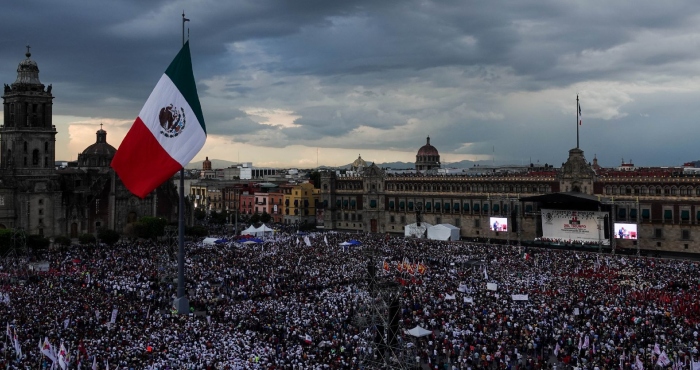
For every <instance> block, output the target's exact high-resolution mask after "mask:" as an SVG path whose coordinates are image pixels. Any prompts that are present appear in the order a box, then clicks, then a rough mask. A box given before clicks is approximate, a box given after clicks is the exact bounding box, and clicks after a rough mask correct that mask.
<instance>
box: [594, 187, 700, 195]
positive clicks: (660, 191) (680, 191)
mask: <svg viewBox="0 0 700 370" xmlns="http://www.w3.org/2000/svg"><path fill="white" fill-rule="evenodd" d="M604 193H605V195H654V196H700V187H693V186H691V185H688V186H675V185H671V186H668V185H667V186H661V185H656V186H654V185H651V186H646V185H641V186H630V185H622V186H611V185H608V186H606V187H605V188H604Z"/></svg>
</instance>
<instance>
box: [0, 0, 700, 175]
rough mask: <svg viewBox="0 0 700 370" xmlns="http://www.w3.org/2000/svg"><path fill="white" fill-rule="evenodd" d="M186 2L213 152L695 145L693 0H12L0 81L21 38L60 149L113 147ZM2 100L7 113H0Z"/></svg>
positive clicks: (230, 156) (1, 47)
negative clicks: (103, 136) (579, 117)
mask: <svg viewBox="0 0 700 370" xmlns="http://www.w3.org/2000/svg"><path fill="white" fill-rule="evenodd" d="M183 9H184V11H185V13H186V15H187V17H188V18H189V19H191V22H189V23H188V24H187V28H189V35H190V44H191V49H192V55H193V56H192V58H193V66H194V74H195V78H196V79H197V81H198V90H199V95H200V100H201V102H202V109H203V112H204V118H205V121H206V125H207V130H208V134H209V136H208V139H207V143H206V144H205V146H204V148H203V149H202V151H201V152H200V153H199V154H198V155H197V156H196V157H195V160H202V159H204V157H205V156H208V157H209V158H216V159H226V160H231V161H245V162H253V163H254V165H256V166H261V167H263V166H269V167H315V166H316V164H317V163H318V164H320V165H343V164H347V163H349V162H351V161H352V160H354V159H355V158H357V156H358V154H361V155H362V157H363V158H364V159H366V160H367V161H375V162H378V163H382V162H390V161H404V162H413V161H415V154H416V151H417V150H418V148H419V147H420V146H422V145H423V144H424V143H425V139H426V137H427V136H430V137H431V143H432V144H433V145H435V146H436V147H437V148H438V150H439V151H440V154H441V157H442V161H443V162H444V163H445V162H446V163H449V162H456V161H460V160H464V159H468V160H489V161H491V160H494V161H495V162H496V163H497V164H520V163H528V162H529V160H530V159H532V161H533V162H536V161H539V162H541V163H545V162H548V163H555V164H557V165H558V164H561V162H563V161H564V160H565V159H566V156H567V151H568V150H569V149H571V148H573V147H575V146H576V96H577V94H578V95H579V96H580V101H581V110H582V113H583V125H582V126H581V127H580V143H581V148H582V149H583V150H584V151H585V155H586V157H587V158H588V159H589V160H592V159H593V156H594V155H597V157H598V159H599V162H600V163H601V164H602V165H605V166H614V165H618V164H619V163H620V161H621V160H622V159H624V160H625V161H629V160H630V159H631V160H633V162H634V163H635V164H636V165H641V166H643V165H646V166H657V165H679V164H682V163H683V162H684V161H688V160H695V159H699V158H700V154H699V153H698V150H697V147H698V145H697V144H696V141H697V139H698V137H700V136H699V135H698V134H697V131H698V130H697V123H696V121H697V120H698V118H697V117H700V112H698V111H699V110H700V104H698V102H699V101H700V78H698V76H700V2H694V1H674V0H670V1H666V2H659V1H646V0H641V1H640V0H634V1H632V0H629V1H627V0H620V1H614V2H611V1H607V0H606V1H601V0H591V1H584V2H582V1H569V0H541V1H532V2H531V1H522V0H510V1H465V0H441V1H421V0H382V1H376V0H373V1H366V0H344V1H328V0H294V1H282V0H278V1H272V0H235V1H221V0H218V1H156V0H152V1H141V0H122V1H84V0H81V1H77V0H62V1H46V2H37V1H32V0H29V1H21V2H20V1H17V2H15V1H12V2H7V3H5V4H3V11H2V12H0V34H2V35H3V37H1V38H0V80H1V81H2V82H3V83H8V84H10V83H12V82H14V80H15V78H16V68H17V65H18V63H19V62H20V61H21V60H22V59H24V53H25V50H26V49H25V45H27V44H30V45H31V47H32V48H31V52H32V59H34V60H35V61H36V62H37V63H38V65H39V69H40V71H41V72H40V78H41V81H42V83H44V84H46V85H48V84H52V85H53V94H54V96H55V99H54V109H53V111H54V124H56V126H57V129H58V131H59V134H58V136H57V140H58V145H57V153H56V157H57V159H63V160H71V159H75V158H76V157H77V154H78V153H79V152H80V151H82V149H84V148H85V147H86V146H87V145H89V144H91V143H93V142H94V141H95V131H97V130H98V129H99V124H100V123H102V124H104V125H105V129H106V130H107V132H108V137H107V139H108V141H109V142H110V143H111V144H112V145H114V146H115V147H118V146H119V144H120V142H121V140H122V138H123V136H124V135H125V134H126V132H127V131H128V129H129V127H130V126H131V124H132V123H133V120H134V118H135V117H136V115H137V114H138V112H139V111H140V109H141V106H142V105H143V103H144V102H145V101H146V98H147V97H148V95H149V94H150V92H151V90H152V89H153V87H154V86H155V84H156V82H157V81H158V79H159V78H160V76H161V74H162V73H163V72H164V71H165V68H166V67H167V65H168V64H169V63H170V61H171V60H172V58H173V57H174V56H175V54H176V53H177V51H178V49H179V47H180V45H181V32H182V31H181V30H182V28H181V14H182V12H183ZM1 117H2V116H0V119H1Z"/></svg>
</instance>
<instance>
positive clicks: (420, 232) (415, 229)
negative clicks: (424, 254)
mask: <svg viewBox="0 0 700 370" xmlns="http://www.w3.org/2000/svg"><path fill="white" fill-rule="evenodd" d="M431 226H433V225H431V224H429V223H427V222H421V223H420V226H418V224H417V223H415V222H414V223H412V224H408V225H406V226H404V228H403V235H404V236H410V237H413V238H422V237H424V236H425V232H426V231H428V228H429V227H431Z"/></svg>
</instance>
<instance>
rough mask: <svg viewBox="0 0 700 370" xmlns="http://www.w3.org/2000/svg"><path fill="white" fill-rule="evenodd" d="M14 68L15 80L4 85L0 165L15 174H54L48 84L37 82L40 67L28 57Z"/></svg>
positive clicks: (53, 130)
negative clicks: (15, 69) (15, 71)
mask: <svg viewBox="0 0 700 370" xmlns="http://www.w3.org/2000/svg"><path fill="white" fill-rule="evenodd" d="M31 55H32V54H31V53H30V52H29V46H27V53H26V54H25V56H26V59H24V60H23V61H21V62H20V63H19V66H18V67H17V80H15V82H14V83H13V84H12V85H7V84H5V87H4V93H3V96H2V99H3V108H4V109H3V110H4V114H5V117H4V123H5V124H4V125H3V126H0V150H1V152H0V168H1V169H3V170H6V171H7V170H11V171H12V172H13V174H14V175H15V176H44V175H50V174H53V173H54V169H55V163H54V162H55V160H56V158H55V153H56V145H55V144H56V127H55V126H54V125H53V122H52V106H53V95H52V94H51V85H49V86H48V87H45V86H44V85H43V84H42V83H41V81H39V67H38V66H37V64H36V62H35V61H33V60H32V59H31Z"/></svg>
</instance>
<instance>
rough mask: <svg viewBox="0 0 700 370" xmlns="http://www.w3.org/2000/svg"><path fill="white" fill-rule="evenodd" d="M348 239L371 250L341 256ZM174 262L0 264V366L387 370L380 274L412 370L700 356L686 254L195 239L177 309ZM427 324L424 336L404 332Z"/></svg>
mask: <svg viewBox="0 0 700 370" xmlns="http://www.w3.org/2000/svg"><path fill="white" fill-rule="evenodd" d="M351 239H353V240H356V241H358V242H359V243H354V245H349V246H340V244H341V243H342V242H347V241H349V240H351ZM168 251H169V249H168V248H166V247H164V245H162V244H160V243H158V242H146V241H141V242H128V243H127V242H124V243H118V244H116V245H115V246H112V247H109V246H105V245H102V246H95V245H82V246H80V245H77V246H72V247H70V248H51V249H49V250H48V251H44V252H42V253H41V254H40V255H38V256H35V257H34V258H35V259H37V260H43V261H48V271H27V270H26V268H25V266H24V264H23V263H21V260H18V259H14V258H8V259H5V260H3V261H2V262H0V264H1V267H2V270H0V284H1V285H0V298H1V299H0V318H2V319H4V321H6V322H0V324H1V325H3V326H5V325H6V326H7V329H8V332H9V333H7V334H6V339H5V341H4V342H3V344H2V351H3V352H2V357H1V358H0V366H2V367H3V368H10V369H39V368H46V369H48V368H50V367H51V366H52V363H53V360H51V359H50V358H49V357H50V356H47V355H45V354H42V351H41V349H42V348H46V347H42V346H43V345H44V344H45V342H44V341H45V339H47V341H46V343H49V344H50V345H51V346H52V347H53V348H56V349H58V348H65V349H66V353H67V356H66V358H65V361H63V362H64V363H66V364H67V365H66V367H67V368H71V369H74V368H79V367H82V368H84V369H89V368H99V369H105V368H109V369H373V368H382V366H381V365H377V364H378V363H380V362H381V359H382V358H383V356H384V355H386V353H385V352H381V353H380V352H379V351H378V350H377V348H378V346H377V344H376V343H375V341H376V340H377V338H378V336H377V335H376V331H377V329H378V327H377V326H371V325H367V324H366V323H367V322H368V321H367V320H364V319H363V315H369V312H370V311H371V309H369V308H368V307H370V305H372V304H376V300H374V299H373V297H374V296H373V293H372V292H371V291H368V289H369V288H368V286H369V284H368V280H370V279H368V278H367V276H368V268H367V267H368V264H369V265H370V266H374V267H375V268H370V270H372V271H375V270H376V271H375V273H376V279H373V281H375V282H386V281H391V282H394V283H396V284H394V285H392V286H394V288H393V289H395V290H396V291H397V292H398V294H399V296H400V300H399V304H400V306H399V308H400V322H399V324H400V330H399V338H398V341H397V344H392V345H393V346H394V349H395V351H394V352H396V353H400V354H406V357H400V358H397V359H398V360H400V361H407V364H408V365H406V366H407V367H406V368H423V369H440V370H443V369H447V370H451V369H486V368H489V369H522V368H524V369H527V370H537V369H550V368H562V367H565V368H573V367H578V368H581V369H591V370H597V369H610V368H614V367H617V368H620V369H622V370H627V369H636V370H642V369H647V368H655V367H673V368H674V370H679V369H680V368H685V369H691V366H692V364H693V363H694V362H696V361H698V360H697V357H696V356H697V351H698V347H699V345H698V340H699V339H698V332H699V331H700V328H699V326H700V293H699V290H698V288H699V287H700V265H699V264H698V262H695V261H691V260H680V259H675V260H672V259H651V258H637V257H630V256H615V255H610V254H597V253H592V252H584V251H575V250H569V251H565V250H550V249H537V248H522V247H518V246H506V245H487V244H474V243H462V242H443V241H430V240H424V239H404V238H397V237H387V236H384V235H376V234H346V233H334V232H327V233H312V234H308V235H297V234H296V233H291V232H290V233H282V232H281V233H277V234H275V235H271V236H267V237H265V238H264V243H239V242H231V241H229V242H225V243H220V244H213V245H209V244H205V243H203V242H201V241H200V242H189V243H187V245H186V288H187V292H188V298H189V300H190V306H191V307H190V313H189V314H177V313H176V312H174V311H173V298H175V294H176V291H177V282H176V280H174V278H175V277H176V276H177V274H176V272H175V271H176V267H175V264H174V259H172V255H168V254H167V252H168ZM170 251H171V250H170ZM368 261H371V262H369V263H368ZM416 327H420V328H423V329H425V330H427V332H426V334H416V335H414V334H415V331H412V333H414V334H411V333H409V332H407V330H409V329H414V328H416ZM14 336H16V338H17V341H16V343H17V345H15V341H14V339H13V337H14ZM17 347H19V348H17ZM20 350H21V351H20ZM19 352H21V355H20V354H19ZM386 356H387V357H391V356H393V355H386ZM406 359H408V360H406ZM697 365H700V364H697ZM54 366H56V365H54ZM695 370H697V367H696V369H695Z"/></svg>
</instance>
